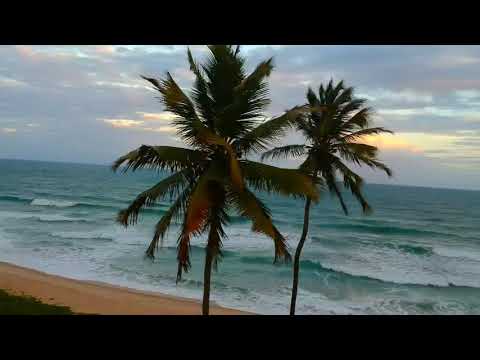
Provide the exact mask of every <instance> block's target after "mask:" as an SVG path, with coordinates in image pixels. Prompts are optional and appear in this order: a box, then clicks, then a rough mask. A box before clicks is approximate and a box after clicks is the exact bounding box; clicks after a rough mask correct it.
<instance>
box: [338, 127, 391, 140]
mask: <svg viewBox="0 0 480 360" xmlns="http://www.w3.org/2000/svg"><path fill="white" fill-rule="evenodd" d="M385 133H386V134H393V131H391V130H388V129H385V128H384V127H372V128H366V129H362V130H358V131H355V132H352V133H350V134H348V135H345V136H343V137H342V138H341V140H342V141H355V140H357V139H359V138H361V137H362V136H367V135H378V134H385Z"/></svg>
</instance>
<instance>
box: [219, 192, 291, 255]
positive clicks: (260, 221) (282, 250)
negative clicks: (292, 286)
mask: <svg viewBox="0 0 480 360" xmlns="http://www.w3.org/2000/svg"><path fill="white" fill-rule="evenodd" d="M227 196H228V199H229V203H230V204H232V206H233V207H234V208H235V209H236V210H237V211H238V212H239V213H240V215H241V216H245V217H247V218H249V219H250V220H251V221H252V231H255V232H258V233H262V234H264V235H267V236H268V237H270V238H271V239H272V240H273V243H274V246H275V258H274V263H275V262H277V261H278V260H279V259H284V260H285V261H290V259H291V256H290V253H289V251H288V246H287V242H286V239H285V238H284V237H283V235H282V234H280V232H279V231H278V229H277V228H276V227H275V226H274V225H273V223H272V219H271V216H270V211H269V209H268V208H267V206H266V205H265V204H264V203H263V202H262V201H260V199H258V198H257V197H256V196H255V195H254V194H253V193H252V192H251V191H250V190H248V189H247V188H245V189H244V190H243V191H242V192H237V191H235V190H234V189H230V191H228V193H227Z"/></svg>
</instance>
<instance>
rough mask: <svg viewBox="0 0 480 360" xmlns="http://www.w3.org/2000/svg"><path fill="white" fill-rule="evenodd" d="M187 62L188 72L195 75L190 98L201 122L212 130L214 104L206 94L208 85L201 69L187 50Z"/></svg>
mask: <svg viewBox="0 0 480 360" xmlns="http://www.w3.org/2000/svg"><path fill="white" fill-rule="evenodd" d="M187 57H188V62H189V64H190V70H191V71H192V72H193V73H194V74H195V82H194V85H193V91H192V98H193V101H194V102H195V105H196V106H197V108H198V110H199V112H200V114H201V116H202V118H203V120H204V121H205V123H206V124H207V125H208V126H209V127H210V128H213V125H214V123H213V120H214V118H215V102H214V101H213V99H212V98H211V97H210V95H209V93H208V85H207V83H206V81H205V78H204V76H203V74H202V71H201V69H200V68H199V67H198V65H197V64H196V63H195V60H194V59H193V56H192V53H191V52H190V49H188V50H187Z"/></svg>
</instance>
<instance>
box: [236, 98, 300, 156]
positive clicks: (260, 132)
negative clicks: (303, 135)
mask: <svg viewBox="0 0 480 360" xmlns="http://www.w3.org/2000/svg"><path fill="white" fill-rule="evenodd" d="M308 111H309V108H308V107H307V106H296V107H294V108H292V109H290V110H288V111H286V112H285V113H284V114H283V115H281V116H279V117H276V118H273V119H270V120H268V121H266V122H264V123H262V124H261V125H258V126H257V127H256V128H255V129H253V130H252V131H250V132H248V133H247V134H245V136H243V137H242V138H241V139H239V140H237V141H236V142H235V143H234V147H235V148H236V149H238V150H239V151H241V152H243V153H248V152H250V151H255V152H258V151H262V150H265V149H266V148H267V147H268V146H269V145H270V144H271V143H272V142H273V141H275V140H278V139H279V138H280V137H281V136H282V135H284V134H285V132H286V130H287V129H289V128H293V127H294V126H295V124H296V122H297V121H298V120H299V119H301V118H302V117H303V116H305V114H306V113H307V112H308Z"/></svg>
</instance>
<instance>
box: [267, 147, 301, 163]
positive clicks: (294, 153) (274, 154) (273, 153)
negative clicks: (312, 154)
mask: <svg viewBox="0 0 480 360" xmlns="http://www.w3.org/2000/svg"><path fill="white" fill-rule="evenodd" d="M306 152H307V149H306V147H305V145H285V146H279V147H276V148H273V149H271V150H268V151H266V152H264V153H263V154H262V156H261V157H260V159H261V160H262V161H263V160H266V159H272V160H273V159H280V158H284V159H287V158H289V157H291V158H297V157H300V156H302V155H305V153H306Z"/></svg>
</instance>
